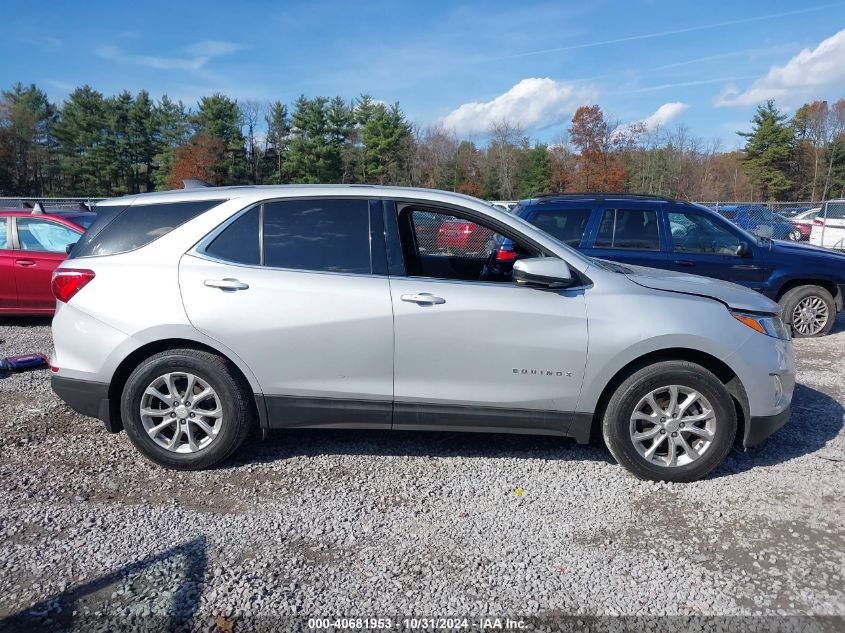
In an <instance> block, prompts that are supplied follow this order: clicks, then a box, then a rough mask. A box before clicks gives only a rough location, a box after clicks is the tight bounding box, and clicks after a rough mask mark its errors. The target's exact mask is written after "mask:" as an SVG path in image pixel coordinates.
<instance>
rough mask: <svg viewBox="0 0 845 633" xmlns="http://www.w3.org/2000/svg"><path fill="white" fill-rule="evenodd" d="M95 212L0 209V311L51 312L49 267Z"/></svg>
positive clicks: (51, 272)
mask: <svg viewBox="0 0 845 633" xmlns="http://www.w3.org/2000/svg"><path fill="white" fill-rule="evenodd" d="M96 217H97V214H96V213H91V212H87V211H50V212H43V211H41V210H40V209H36V210H35V211H30V210H20V209H14V210H2V209H0V315H2V314H52V313H53V312H54V311H55V309H56V299H55V298H54V297H53V293H52V291H51V290H50V278H51V276H52V274H53V270H54V269H55V268H56V266H58V265H59V264H60V263H61V262H62V260H63V259H64V258H65V257H67V249H68V246H69V245H72V244H75V243H76V242H77V241H78V240H79V238H80V237H81V236H82V234H83V233H84V232H85V230H86V229H87V228H88V227H89V226H91V224H92V223H93V222H94V220H95V219H96Z"/></svg>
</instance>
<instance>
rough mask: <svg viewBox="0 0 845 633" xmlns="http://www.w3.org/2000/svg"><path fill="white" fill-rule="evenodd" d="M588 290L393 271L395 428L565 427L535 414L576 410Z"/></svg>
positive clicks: (582, 364) (580, 377) (581, 376)
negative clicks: (395, 273) (403, 274)
mask: <svg viewBox="0 0 845 633" xmlns="http://www.w3.org/2000/svg"><path fill="white" fill-rule="evenodd" d="M583 292H584V291H583V289H572V290H565V291H548V290H536V289H532V288H524V287H517V286H514V285H511V284H509V283H483V282H467V281H455V280H438V279H428V278H421V277H420V278H411V277H405V278H401V277H392V278H391V296H392V301H393V312H394V330H395V347H396V353H395V368H394V372H395V379H394V392H395V400H396V407H395V409H394V411H395V414H394V428H403V427H408V428H411V427H428V426H434V425H438V424H442V425H445V426H449V425H452V426H461V427H463V426H467V427H476V426H478V427H487V428H491V427H496V426H499V425H501V426H503V427H509V428H508V430H518V427H519V426H522V425H524V427H525V430H531V429H533V430H547V431H555V430H564V431H565V429H560V428H557V426H558V425H559V423H560V422H559V420H555V419H554V417H553V416H552V417H551V418H544V417H543V416H541V415H537V413H538V412H542V411H555V412H571V411H574V409H575V405H576V402H577V400H578V395H579V393H580V390H581V382H582V380H583V377H584V365H585V362H586V354H587V318H586V308H585V301H584V294H583ZM403 412H404V413H405V415H402V413H403ZM520 412H524V413H525V414H526V415H525V416H521V415H520ZM429 413H430V414H429ZM505 413H507V415H499V414H505ZM464 414H466V415H464ZM521 417H524V422H521V421H520V419H521Z"/></svg>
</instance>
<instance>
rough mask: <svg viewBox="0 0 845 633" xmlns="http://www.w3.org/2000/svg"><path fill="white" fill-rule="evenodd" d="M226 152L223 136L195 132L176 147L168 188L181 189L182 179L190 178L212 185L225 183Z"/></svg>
mask: <svg viewBox="0 0 845 633" xmlns="http://www.w3.org/2000/svg"><path fill="white" fill-rule="evenodd" d="M226 152H227V147H226V143H225V142H224V141H223V139H222V138H219V137H216V136H206V135H205V134H195V135H194V136H192V137H191V140H190V141H188V143H187V144H185V145H182V146H181V147H178V148H177V149H176V151H175V153H174V162H173V168H172V169H171V170H170V180H169V181H168V183H167V185H168V188H169V189H181V188H182V181H183V180H185V179H188V178H196V179H199V180H204V181H206V182H207V183H209V184H211V185H222V184H224V183H225V181H226V167H225V159H226Z"/></svg>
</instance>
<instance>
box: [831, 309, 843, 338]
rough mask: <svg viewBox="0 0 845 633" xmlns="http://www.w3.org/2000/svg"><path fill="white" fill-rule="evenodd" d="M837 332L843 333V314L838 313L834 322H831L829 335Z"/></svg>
mask: <svg viewBox="0 0 845 633" xmlns="http://www.w3.org/2000/svg"><path fill="white" fill-rule="evenodd" d="M839 332H845V312H840V313H839V316H837V318H836V320H835V321H834V322H833V327H832V328H830V333H829V334H828V336H830V334H838V333H839Z"/></svg>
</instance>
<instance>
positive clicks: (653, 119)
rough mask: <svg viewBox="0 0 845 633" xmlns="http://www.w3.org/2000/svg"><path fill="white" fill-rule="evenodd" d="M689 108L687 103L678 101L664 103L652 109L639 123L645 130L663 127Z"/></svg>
mask: <svg viewBox="0 0 845 633" xmlns="http://www.w3.org/2000/svg"><path fill="white" fill-rule="evenodd" d="M688 108H689V104H687V103H681V102H680V101H673V102H671V103H664V104H663V105H662V106H660V107H659V108H657V110H655V111H654V114H652V115H650V116H647V117H646V118H644V119H643V120H642V121H641V123H642V124H643V125H644V126H645V128H646V129H647V130H653V129H655V128H659V127H663V126H664V125H666V124H667V123H669V122H670V121H672V120H674V119H676V118H678V117H679V116H680V115H681V114H683V113H684V112H685V111H686V110H687V109H688Z"/></svg>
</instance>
